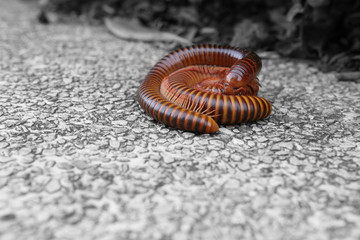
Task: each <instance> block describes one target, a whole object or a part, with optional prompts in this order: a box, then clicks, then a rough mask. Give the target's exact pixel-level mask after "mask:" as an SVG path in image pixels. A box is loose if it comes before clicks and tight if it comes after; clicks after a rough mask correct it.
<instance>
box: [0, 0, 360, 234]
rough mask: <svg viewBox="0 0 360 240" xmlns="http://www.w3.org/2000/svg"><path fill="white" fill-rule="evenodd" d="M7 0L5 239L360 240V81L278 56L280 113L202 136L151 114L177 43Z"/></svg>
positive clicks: (1, 220)
mask: <svg viewBox="0 0 360 240" xmlns="http://www.w3.org/2000/svg"><path fill="white" fill-rule="evenodd" d="M24 2H25V1H23V2H18V1H12V0H2V1H0V239H1V240H7V239H29V240H31V239H37V240H39V239H40V240H42V239H104V240H105V239H106V240H111V239H161V240H165V239H174V240H182V239H228V240H231V239H258V240H262V239H264V240H269V239H270V240H271V239H291V240H296V239H301V240H304V239H309V240H310V239H311V240H314V239H316V240H322V239H351V240H355V239H360V85H359V84H356V83H351V82H338V81H337V80H336V79H335V77H334V76H333V74H324V73H321V72H319V71H318V70H317V69H315V68H313V67H311V66H308V65H307V64H306V63H303V62H297V61H293V60H287V59H281V58H274V59H267V60H266V59H265V60H264V67H263V70H262V73H261V76H260V79H261V83H262V86H263V87H262V88H261V90H260V93H259V95H260V96H263V97H265V98H267V99H269V100H270V102H272V103H273V108H274V110H273V115H271V116H270V117H269V118H268V119H265V120H263V121H260V122H258V123H254V124H241V125H236V126H229V127H222V128H221V129H220V131H219V132H218V133H216V134H212V135H208V134H207V135H196V134H193V133H188V132H183V131H178V130H175V129H171V128H168V127H165V126H164V125H162V124H160V123H157V122H155V121H154V120H152V119H151V118H150V117H148V116H147V115H145V114H144V112H143V111H142V110H141V109H140V107H139V105H138V103H137V101H136V96H135V95H136V90H137V87H138V86H139V84H140V82H141V81H142V79H143V77H144V76H145V74H146V73H147V71H148V70H149V69H150V68H151V66H152V65H153V64H154V63H155V62H156V61H157V60H158V59H159V58H160V57H162V56H163V55H165V54H166V53H167V50H165V49H164V48H161V47H156V46H155V45H154V44H146V43H141V42H128V41H123V40H120V39H117V38H115V37H114V36H112V35H110V34H109V33H108V32H107V31H106V29H105V28H104V27H102V26H89V25H86V24H82V23H74V22H69V23H62V24H53V25H40V24H39V23H37V21H36V13H37V9H36V8H35V7H34V6H30V5H27V4H25V3H24Z"/></svg>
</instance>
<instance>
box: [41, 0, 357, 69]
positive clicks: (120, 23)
mask: <svg viewBox="0 0 360 240" xmlns="http://www.w3.org/2000/svg"><path fill="white" fill-rule="evenodd" d="M37 1H38V5H39V13H38V20H39V21H40V22H41V23H43V24H54V23H56V22H64V21H74V20H75V21H84V22H88V23H90V24H104V23H105V24H104V27H107V28H109V30H110V31H112V32H113V33H114V34H115V35H117V36H119V37H124V38H127V37H128V38H130V39H133V40H140V41H169V42H171V41H172V42H174V44H175V45H189V44H199V43H216V44H230V45H232V46H236V47H246V48H250V49H252V50H264V51H275V52H277V53H278V54H280V55H282V56H288V57H294V58H299V59H312V60H315V63H316V65H317V66H318V67H319V68H320V69H321V70H322V71H325V72H326V71H337V72H344V71H359V69H360V1H357V0H341V1H336V0H292V1H290V0H226V1H224V0H37ZM175 45H174V47H175Z"/></svg>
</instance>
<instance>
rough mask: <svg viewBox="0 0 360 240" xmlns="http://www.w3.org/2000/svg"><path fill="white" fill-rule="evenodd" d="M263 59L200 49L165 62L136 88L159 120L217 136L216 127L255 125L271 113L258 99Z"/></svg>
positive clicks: (242, 51) (267, 104) (170, 56)
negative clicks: (245, 123) (258, 76)
mask: <svg viewBox="0 0 360 240" xmlns="http://www.w3.org/2000/svg"><path fill="white" fill-rule="evenodd" d="M261 66H262V64H261V60H260V57H259V56H258V55H257V54H256V53H255V52H252V51H249V50H246V49H242V48H235V47H230V46H218V45H198V46H191V47H185V48H180V49H178V50H175V51H173V52H171V53H170V54H168V55H167V56H165V57H163V58H162V59H160V60H159V62H158V63H156V64H155V65H154V66H153V67H152V69H151V70H150V71H149V73H148V74H147V76H146V77H145V79H144V81H143V82H142V84H141V85H140V87H139V89H138V101H139V104H140V106H141V107H142V108H143V109H144V111H145V112H146V113H147V114H149V115H150V116H151V117H153V118H154V119H155V120H157V121H159V122H162V123H164V124H165V125H167V126H171V127H173V128H177V129H182V130H185V131H191V132H198V133H213V132H216V131H218V129H219V125H218V124H225V125H230V124H238V123H242V122H253V121H257V120H260V119H263V118H265V117H268V116H269V115H270V114H271V111H272V107H271V104H270V102H269V101H268V100H266V99H264V98H262V97H258V96H257V92H258V90H259V86H260V85H259V80H258V78H257V75H258V73H259V72H260V70H261Z"/></svg>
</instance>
